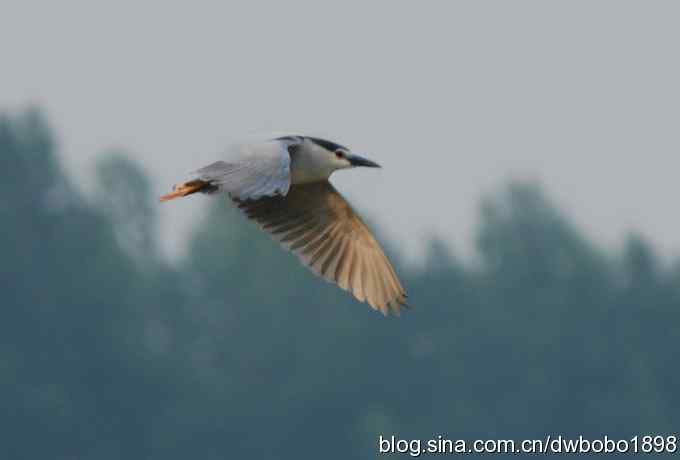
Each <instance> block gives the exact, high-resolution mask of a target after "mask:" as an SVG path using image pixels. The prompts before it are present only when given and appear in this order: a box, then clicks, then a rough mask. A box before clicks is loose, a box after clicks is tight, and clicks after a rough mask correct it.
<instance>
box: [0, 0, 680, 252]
mask: <svg viewBox="0 0 680 460" xmlns="http://www.w3.org/2000/svg"><path fill="white" fill-rule="evenodd" d="M678 24H680V3H678V2H671V1H668V2H655V1H646V2H642V1H637V2H627V1H568V2H567V1H563V2H545V1H533V2H526V1H524V2H517V1H515V2H507V1H498V2H485V1H468V2H453V1H449V2H443V1H442V2H425V1H423V2H415V1H414V2H394V1H392V2H377V1H374V2H368V1H342V2H311V1H310V2H274V1H270V2H255V1H251V2H230V1H221V2H200V1H193V2H181V3H180V2H167V1H164V2H141V1H130V0H118V1H116V2H95V1H88V2H76V1H61V2H32V1H26V0H22V1H15V0H9V1H8V0H4V1H3V2H2V13H1V14H0V56H1V60H0V67H1V68H0V109H12V108H20V107H24V106H26V105H27V104H28V103H37V104H39V105H40V106H42V107H44V108H45V109H46V112H47V114H48V116H49V119H50V120H51V122H52V124H53V126H54V128H55V129H56V130H57V132H58V134H59V136H60V141H61V146H62V153H63V156H64V158H65V160H66V164H67V166H68V168H69V170H70V171H72V172H73V173H74V174H76V176H77V177H78V178H79V180H81V182H83V183H86V182H87V175H88V174H89V173H90V172H91V167H92V164H93V160H94V159H95V158H96V156H97V155H99V154H101V153H102V152H103V151H105V150H106V149H108V148H110V147H123V148H125V149H127V150H129V151H130V152H132V153H133V154H134V156H135V157H136V158H137V159H138V160H139V161H140V162H141V163H142V164H143V165H144V167H145V168H147V169H148V171H150V173H151V175H152V177H153V179H154V186H155V192H156V194H161V193H162V192H165V191H167V190H168V189H169V187H170V186H171V184H173V183H175V182H177V181H178V180H181V179H182V178H183V177H184V173H186V172H188V171H191V170H194V169H196V168H197V167H199V166H201V165H203V164H205V163H207V162H210V161H213V160H215V159H218V158H219V153H220V150H221V149H222V148H223V147H224V146H225V145H227V144H228V143H229V142H231V141H233V140H237V139H238V138H240V137H243V136H245V135H249V134H251V133H253V132H267V131H293V132H296V133H308V134H316V135H319V136H322V137H328V138H330V139H333V140H336V141H339V142H340V143H343V144H346V145H348V146H349V147H351V148H353V149H354V150H355V151H357V152H362V153H366V154H367V156H369V157H370V158H372V159H374V160H375V161H377V162H379V163H381V164H382V165H383V167H384V169H382V170H377V171H376V170H366V171H355V172H341V173H338V174H337V175H336V176H334V183H335V184H336V185H337V186H338V188H340V189H341V191H343V192H344V193H345V195H346V196H347V197H348V198H350V200H351V201H352V202H353V203H354V204H355V205H356V206H357V207H358V208H359V209H360V210H361V211H362V212H363V213H364V214H366V215H369V216H370V217H371V218H372V219H373V220H374V221H375V222H376V223H377V224H378V225H379V227H380V229H381V230H382V231H383V232H385V233H386V234H387V235H388V236H389V237H390V238H392V239H393V240H395V242H396V243H397V244H398V245H399V246H402V247H404V248H407V249H408V250H409V254H410V255H415V254H417V253H418V250H419V249H420V248H421V242H422V241H423V237H425V236H427V235H429V234H437V235H441V236H442V237H443V238H446V239H447V240H448V241H451V243H452V244H453V246H454V247H455V249H456V250H457V251H459V252H465V248H466V247H469V244H470V242H471V241H470V237H471V235H472V232H473V230H474V228H475V224H476V222H477V206H478V202H479V198H480V196H481V195H482V194H483V193H488V192H493V191H494V190H496V189H497V188H498V187H499V186H501V185H502V184H504V183H506V182H507V181H508V180H509V179H511V178H530V179H539V180H540V181H541V182H543V183H544V184H545V186H546V188H547V190H548V192H549V194H550V196H551V197H552V198H553V200H554V201H555V202H556V203H557V204H558V205H560V206H561V207H562V208H563V209H564V210H565V211H567V212H568V213H570V215H572V216H573V217H574V218H575V219H576V221H577V223H578V224H579V226H580V227H582V228H584V229H586V230H588V231H589V232H590V234H591V235H592V236H593V237H594V238H596V239H598V241H601V242H603V243H605V244H607V245H609V246H614V245H617V244H619V243H620V242H621V239H622V237H623V235H625V233H626V232H627V231H629V230H631V229H637V230H639V231H641V232H643V233H644V234H646V235H648V236H650V237H652V238H654V240H655V241H656V242H657V245H659V247H661V248H662V249H663V250H664V251H671V252H673V253H680V213H679V212H678V211H677V197H678V181H677V174H678V168H679V167H680V160H679V157H678V152H679V151H680V129H679V128H680V83H679V82H680V59H679V52H680V47H679V45H680V27H679V26H678ZM180 201H184V202H173V203H172V205H165V206H163V207H162V208H161V215H162V219H163V225H164V228H165V238H166V241H165V243H166V247H168V248H176V247H179V243H180V242H181V238H182V237H181V235H184V234H186V232H187V224H186V222H188V221H191V220H196V219H197V218H198V217H199V216H200V213H198V212H197V211H196V210H197V209H199V208H202V206H201V204H200V202H201V201H205V200H201V199H191V200H180ZM225 231H228V229H225Z"/></svg>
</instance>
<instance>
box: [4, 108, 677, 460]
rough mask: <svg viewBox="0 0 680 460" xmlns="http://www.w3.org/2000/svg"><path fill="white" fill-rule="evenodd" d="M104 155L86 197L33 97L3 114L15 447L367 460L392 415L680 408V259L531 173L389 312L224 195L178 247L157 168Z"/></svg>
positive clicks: (670, 427)
mask: <svg viewBox="0 0 680 460" xmlns="http://www.w3.org/2000/svg"><path fill="white" fill-rule="evenodd" d="M97 171H98V178H97V181H98V182H97V183H98V191H97V193H95V194H94V195H93V196H92V197H88V198H87V199H86V198H85V197H83V196H81V194H79V193H78V192H77V191H76V189H75V188H74V187H73V185H72V183H71V180H70V179H69V178H67V177H65V175H64V172H63V171H62V168H61V166H60V163H59V158H58V156H57V154H56V146H55V141H54V137H53V133H51V131H50V129H49V127H48V126H47V123H46V121H45V120H44V118H43V117H42V116H41V114H40V113H39V112H37V111H28V112H26V113H22V114H16V115H4V116H2V118H0V194H1V196H2V198H1V199H0V225H1V228H2V238H0V255H1V260H2V264H1V265H0V267H1V268H0V289H1V294H2V296H1V297H0V298H1V302H2V317H1V319H0V388H1V393H0V408H2V415H1V418H0V433H1V442H0V458H2V459H159V460H160V459H162V460H171V459H189V458H196V459H201V460H208V459H225V458H242V459H249V458H252V459H255V458H296V459H297V458H310V459H317V458H326V459H347V458H374V457H375V456H376V439H377V435H378V434H379V433H383V434H386V435H391V434H397V435H399V436H401V437H404V438H430V437H435V436H436V435H438V434H442V435H445V436H447V437H450V438H462V437H481V438H493V437H499V438H506V439H508V438H525V437H536V436H540V437H542V436H543V435H545V434H564V435H576V436H578V435H579V434H583V435H585V436H591V437H595V436H600V435H604V434H607V435H610V436H621V437H626V436H632V435H635V434H640V433H662V434H667V433H670V432H673V431H675V432H677V430H678V427H680V368H679V366H678V336H679V334H680V308H679V306H680V270H678V268H677V265H672V264H671V265H669V264H668V263H665V264H664V263H661V262H660V261H659V260H658V259H657V258H656V257H655V254H654V251H653V249H652V248H651V247H650V245H649V244H648V243H647V242H646V241H644V239H642V238H640V237H634V236H633V237H631V238H629V240H628V241H627V243H626V244H625V247H624V248H623V249H622V251H621V252H620V253H616V254H612V253H607V252H605V251H603V250H602V249H600V248H598V247H596V246H595V245H593V244H592V243H591V242H590V241H589V240H588V238H587V237H586V236H585V235H583V234H582V233H581V232H580V231H579V230H578V229H576V228H574V226H573V225H572V224H571V223H570V222H569V220H568V219H565V217H564V216H562V215H561V214H560V212H559V211H558V210H556V209H554V208H553V207H552V206H551V204H550V202H549V201H548V200H547V199H546V198H545V196H544V195H543V193H542V192H541V190H540V188H539V187H536V186H533V185H526V184H515V185H511V186H509V187H507V188H506V189H505V190H504V192H503V193H501V194H500V195H499V196H496V197H491V198H490V199H488V200H487V201H486V202H484V203H483V204H482V206H481V213H480V215H481V219H480V223H479V228H478V233H477V244H478V251H479V261H480V263H479V265H477V266H474V267H472V266H469V265H463V264H461V263H459V262H458V261H457V259H456V258H455V257H454V256H453V255H451V254H450V253H448V252H447V249H446V248H445V246H444V245H443V244H442V243H441V242H437V241H433V242H432V243H431V245H430V251H429V255H428V258H427V265H426V269H425V270H423V271H416V272H411V273H408V272H406V273H404V270H403V269H401V270H400V271H401V272H402V275H403V278H404V280H403V281H404V282H405V285H406V286H407V287H408V288H409V294H410V299H411V302H412V303H413V304H414V305H415V306H416V307H417V308H416V309H415V310H413V311H411V312H407V313H405V314H404V315H402V317H401V318H400V319H395V318H387V319H386V318H383V317H382V315H380V314H378V313H376V312H373V311H371V310H370V309H369V308H368V307H367V306H365V305H362V304H358V303H355V302H354V301H353V300H352V299H351V298H350V296H348V295H347V294H345V293H343V292H341V291H340V290H338V289H336V288H335V287H332V286H331V285H329V284H326V283H324V282H322V281H321V280H319V279H314V277H312V276H311V275H310V274H309V273H308V272H307V271H306V270H305V269H304V268H302V267H300V266H299V265H298V263H297V261H296V260H295V258H294V257H292V256H291V255H289V254H287V253H285V252H283V251H280V250H279V247H278V245H277V244H276V243H274V242H272V241H271V240H270V239H269V238H268V237H267V236H265V235H264V234H261V233H260V232H259V231H256V230H255V226H254V225H253V224H251V223H249V222H247V221H246V220H245V219H244V218H242V216H240V215H238V213H237V212H235V211H234V210H233V209H231V207H230V206H228V205H227V203H226V202H225V201H226V200H220V199H215V204H214V210H213V212H211V213H210V214H209V215H208V216H207V217H206V220H205V222H204V223H203V224H202V225H200V226H199V228H198V230H197V231H196V234H195V235H194V237H193V241H192V243H191V247H192V249H191V251H190V252H189V256H188V257H187V258H186V259H185V260H183V261H181V263H180V264H179V266H178V267H172V266H169V265H167V264H166V263H165V262H164V261H163V259H162V257H161V256H160V254H159V250H158V247H157V244H156V232H157V226H158V223H157V220H156V209H157V202H156V197H155V196H153V194H152V193H151V188H150V185H149V181H148V178H147V177H146V175H145V173H144V172H143V171H141V170H140V169H139V168H138V167H137V166H136V165H135V164H134V163H133V162H131V161H130V160H128V159H126V158H125V157H123V156H109V157H106V158H105V159H103V160H102V161H101V162H100V163H99V165H98V168H97ZM669 212H675V210H672V209H671V210H669ZM383 240H384V238H383ZM389 246H390V245H389V244H388V252H390V253H391V254H392V257H393V260H395V261H396V265H397V266H398V267H399V266H400V265H401V264H400V263H399V260H398V254H395V251H394V250H390V249H394V248H393V247H392V248H390V247H389Z"/></svg>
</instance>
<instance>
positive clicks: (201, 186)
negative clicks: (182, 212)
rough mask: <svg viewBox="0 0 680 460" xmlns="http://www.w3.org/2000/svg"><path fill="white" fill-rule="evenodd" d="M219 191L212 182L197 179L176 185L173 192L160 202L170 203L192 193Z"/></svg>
mask: <svg viewBox="0 0 680 460" xmlns="http://www.w3.org/2000/svg"><path fill="white" fill-rule="evenodd" d="M215 191H217V186H215V185H213V184H211V183H210V182H207V181H204V180H200V179H196V180H192V181H189V182H185V183H183V184H179V185H175V186H173V187H172V192H170V193H168V194H166V195H163V196H162V197H161V198H160V201H170V200H174V199H175V198H181V197H183V196H187V195H191V194H192V193H196V192H201V193H212V192H215Z"/></svg>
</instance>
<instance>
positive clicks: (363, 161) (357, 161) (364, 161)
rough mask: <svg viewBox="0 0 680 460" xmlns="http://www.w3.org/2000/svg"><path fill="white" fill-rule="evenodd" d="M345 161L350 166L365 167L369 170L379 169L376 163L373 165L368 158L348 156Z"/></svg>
mask: <svg viewBox="0 0 680 460" xmlns="http://www.w3.org/2000/svg"><path fill="white" fill-rule="evenodd" d="M347 160H348V161H349V162H350V164H351V165H352V166H366V167H369V168H380V165H379V164H378V163H375V162H373V161H371V160H369V159H368V158H364V157H360V156H359V155H349V156H348V157H347Z"/></svg>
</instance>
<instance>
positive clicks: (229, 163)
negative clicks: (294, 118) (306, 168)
mask: <svg viewBox="0 0 680 460" xmlns="http://www.w3.org/2000/svg"><path fill="white" fill-rule="evenodd" d="M288 144H289V143H287V142H285V141H281V140H276V139H274V140H271V141H267V142H259V143H253V144H243V145H237V146H234V147H232V148H231V149H230V151H229V153H228V158H227V159H226V160H224V161H217V162H215V163H212V164H210V165H208V166H205V167H203V168H201V169H199V170H198V171H195V173H194V174H195V176H196V178H197V179H199V180H202V181H205V182H208V183H209V184H211V185H213V186H215V187H217V188H218V189H219V190H223V191H225V192H228V193H229V194H230V195H231V196H232V197H234V198H237V199H240V200H247V199H252V200H256V199H259V198H262V197H265V196H274V195H285V194H287V193H288V189H289V188H290V153H289V152H288Z"/></svg>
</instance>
